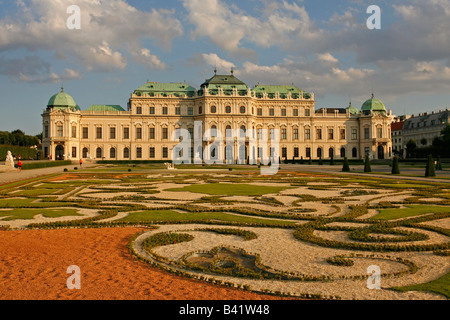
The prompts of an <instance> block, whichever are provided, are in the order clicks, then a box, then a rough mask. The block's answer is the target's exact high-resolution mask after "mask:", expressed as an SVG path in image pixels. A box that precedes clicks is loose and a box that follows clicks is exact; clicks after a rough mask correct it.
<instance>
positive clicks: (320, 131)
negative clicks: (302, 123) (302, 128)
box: [316, 129, 322, 140]
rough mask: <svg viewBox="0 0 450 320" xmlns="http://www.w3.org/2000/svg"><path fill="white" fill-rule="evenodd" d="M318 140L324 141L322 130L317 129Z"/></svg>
mask: <svg viewBox="0 0 450 320" xmlns="http://www.w3.org/2000/svg"><path fill="white" fill-rule="evenodd" d="M316 139H317V140H322V129H316Z"/></svg>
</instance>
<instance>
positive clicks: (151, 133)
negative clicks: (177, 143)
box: [149, 128, 155, 140]
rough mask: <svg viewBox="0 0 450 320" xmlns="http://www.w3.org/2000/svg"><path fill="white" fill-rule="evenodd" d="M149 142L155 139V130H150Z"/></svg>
mask: <svg viewBox="0 0 450 320" xmlns="http://www.w3.org/2000/svg"><path fill="white" fill-rule="evenodd" d="M149 137H150V140H154V139H155V128H150V134H149Z"/></svg>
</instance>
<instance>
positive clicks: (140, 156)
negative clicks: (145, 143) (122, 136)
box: [136, 148, 142, 159]
mask: <svg viewBox="0 0 450 320" xmlns="http://www.w3.org/2000/svg"><path fill="white" fill-rule="evenodd" d="M136 159H142V148H136Z"/></svg>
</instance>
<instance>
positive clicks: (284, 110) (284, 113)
mask: <svg viewBox="0 0 450 320" xmlns="http://www.w3.org/2000/svg"><path fill="white" fill-rule="evenodd" d="M281 116H282V117H286V109H281Z"/></svg>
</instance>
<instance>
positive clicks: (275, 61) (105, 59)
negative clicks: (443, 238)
mask: <svg viewBox="0 0 450 320" xmlns="http://www.w3.org/2000/svg"><path fill="white" fill-rule="evenodd" d="M70 5H78V6H79V7H80V9H81V30H69V29H68V28H67V27H66V20H67V19H68V18H69V16H70V14H67V7H68V6H70ZM369 5H378V6H379V7H380V8H381V10H382V12H381V30H369V29H368V28H367V27H366V20H367V19H368V18H369V16H370V14H367V13H366V10H367V7H368V6H369ZM215 66H217V68H218V70H219V72H220V73H226V74H227V73H229V72H230V70H231V67H233V69H234V70H235V75H236V76H237V77H238V78H240V79H241V80H243V81H244V82H246V83H247V84H249V85H250V86H254V85H255V84H256V83H258V82H260V83H265V84H291V83H294V84H295V85H296V86H297V87H299V88H301V89H303V90H307V91H312V92H314V93H315V95H316V100H317V102H316V107H317V108H321V107H346V106H347V105H348V103H349V101H350V100H351V101H352V104H353V105H354V106H357V107H359V106H361V105H362V103H363V102H364V101H365V100H366V99H368V98H369V97H370V94H371V93H372V91H373V92H374V93H375V95H376V97H377V98H379V99H381V100H383V102H384V103H385V104H386V106H387V108H388V109H391V110H393V112H394V114H397V115H400V114H405V113H406V114H417V113H419V112H424V111H433V110H439V109H445V108H447V107H449V105H450V103H449V98H450V93H449V92H450V90H449V88H450V0H429V1H422V0H402V1H401V0H398V1H375V0H374V1H365V0H346V1H335V0H304V1H299V0H296V1H294V0H273V1H269V0H248V1H225V0H166V1H159V0H158V1H156V0H155V1H151V0H147V1H144V0H128V1H125V0H108V1H102V0H98V1H93V0H60V1H53V0H17V1H6V0H0V108H1V111H2V117H1V118H0V130H14V129H17V128H20V129H22V130H24V131H25V132H26V133H27V134H37V133H39V132H40V131H41V130H42V128H41V117H40V114H41V113H42V110H43V109H44V108H45V106H46V104H47V102H48V99H49V98H50V97H51V96H52V95H53V94H55V93H57V92H59V91H60V87H61V84H62V83H64V88H65V91H66V92H67V93H69V94H70V95H72V96H73V97H74V99H75V101H76V102H77V104H79V105H80V107H81V108H82V109H87V108H88V107H90V106H91V105H93V104H120V105H122V106H123V107H126V104H127V101H128V99H129V96H130V93H131V92H132V91H133V90H134V89H136V88H138V87H139V86H141V85H142V84H144V83H145V82H146V81H147V80H150V81H159V82H178V81H180V82H182V81H186V82H188V83H189V84H190V85H192V86H195V87H199V86H200V84H201V83H202V82H203V81H204V80H205V79H206V78H208V77H211V76H212V74H213V70H214V67H215Z"/></svg>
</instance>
